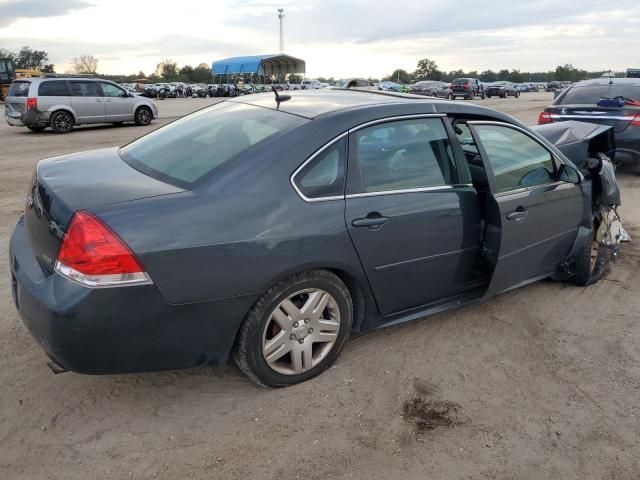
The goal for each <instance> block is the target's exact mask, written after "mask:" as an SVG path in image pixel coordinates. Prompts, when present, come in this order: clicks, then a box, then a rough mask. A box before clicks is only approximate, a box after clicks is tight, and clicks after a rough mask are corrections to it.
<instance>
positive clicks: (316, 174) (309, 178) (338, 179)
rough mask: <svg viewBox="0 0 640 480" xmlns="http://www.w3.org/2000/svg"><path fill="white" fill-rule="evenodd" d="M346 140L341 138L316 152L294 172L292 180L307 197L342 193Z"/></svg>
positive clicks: (334, 195) (340, 194)
mask: <svg viewBox="0 0 640 480" xmlns="http://www.w3.org/2000/svg"><path fill="white" fill-rule="evenodd" d="M346 148H347V142H346V140H345V139H344V138H343V139H342V140H339V141H337V142H336V143H334V144H333V145H331V146H329V147H328V148H326V149H325V150H323V151H322V152H320V154H318V155H317V156H316V157H315V158H314V159H313V160H312V161H311V162H309V163H308V164H307V165H305V167H304V168H303V169H302V170H301V171H300V172H299V173H297V174H296V176H295V177H294V179H293V180H294V182H295V184H296V186H297V187H298V190H300V192H301V193H302V194H303V195H304V196H305V197H307V198H312V199H318V198H327V197H337V196H342V195H344V180H345V175H344V170H345V163H346Z"/></svg>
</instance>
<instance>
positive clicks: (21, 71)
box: [0, 58, 42, 100]
mask: <svg viewBox="0 0 640 480" xmlns="http://www.w3.org/2000/svg"><path fill="white" fill-rule="evenodd" d="M41 76H42V72H41V71H39V70H28V69H25V68H15V65H14V64H13V61H12V60H11V59H10V58H0V100H4V97H6V96H7V92H8V91H9V85H11V82H13V81H14V80H15V79H16V78H37V77H41Z"/></svg>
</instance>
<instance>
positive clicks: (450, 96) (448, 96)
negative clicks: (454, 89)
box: [447, 93, 456, 100]
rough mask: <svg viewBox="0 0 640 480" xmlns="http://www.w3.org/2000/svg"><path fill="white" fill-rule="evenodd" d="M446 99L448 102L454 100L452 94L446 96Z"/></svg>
mask: <svg viewBox="0 0 640 480" xmlns="http://www.w3.org/2000/svg"><path fill="white" fill-rule="evenodd" d="M447 98H448V99H449V100H454V99H455V98H456V97H454V96H453V94H452V93H450V94H449V95H447Z"/></svg>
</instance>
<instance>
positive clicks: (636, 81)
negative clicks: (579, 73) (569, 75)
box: [573, 77, 640, 88]
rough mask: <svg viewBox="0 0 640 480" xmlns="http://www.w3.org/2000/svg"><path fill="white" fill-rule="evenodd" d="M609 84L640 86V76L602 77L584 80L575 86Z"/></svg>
mask: <svg viewBox="0 0 640 480" xmlns="http://www.w3.org/2000/svg"><path fill="white" fill-rule="evenodd" d="M608 85H631V86H637V87H640V78H609V77H600V78H594V79H592V80H582V81H580V82H578V83H575V84H574V85H573V88H575V87H590V86H603V87H605V86H608Z"/></svg>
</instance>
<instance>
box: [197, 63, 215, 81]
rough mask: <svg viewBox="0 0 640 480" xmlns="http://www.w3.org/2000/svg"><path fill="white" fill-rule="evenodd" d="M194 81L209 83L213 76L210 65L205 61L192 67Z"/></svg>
mask: <svg viewBox="0 0 640 480" xmlns="http://www.w3.org/2000/svg"><path fill="white" fill-rule="evenodd" d="M193 81H194V83H211V82H212V81H213V77H212V75H211V67H210V66H209V65H207V64H206V63H201V64H200V65H198V66H197V67H196V68H194V69H193Z"/></svg>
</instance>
